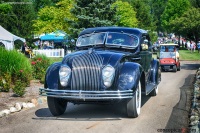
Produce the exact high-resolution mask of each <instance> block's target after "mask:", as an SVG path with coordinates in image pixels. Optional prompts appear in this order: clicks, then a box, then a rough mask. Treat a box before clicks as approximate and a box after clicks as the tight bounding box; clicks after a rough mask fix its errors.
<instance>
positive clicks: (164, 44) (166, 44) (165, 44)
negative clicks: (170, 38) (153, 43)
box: [160, 43, 178, 46]
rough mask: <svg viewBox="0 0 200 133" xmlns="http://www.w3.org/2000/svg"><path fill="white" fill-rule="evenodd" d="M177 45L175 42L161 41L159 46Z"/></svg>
mask: <svg viewBox="0 0 200 133" xmlns="http://www.w3.org/2000/svg"><path fill="white" fill-rule="evenodd" d="M161 45H162V46H178V44H175V43H161V44H160V46H161Z"/></svg>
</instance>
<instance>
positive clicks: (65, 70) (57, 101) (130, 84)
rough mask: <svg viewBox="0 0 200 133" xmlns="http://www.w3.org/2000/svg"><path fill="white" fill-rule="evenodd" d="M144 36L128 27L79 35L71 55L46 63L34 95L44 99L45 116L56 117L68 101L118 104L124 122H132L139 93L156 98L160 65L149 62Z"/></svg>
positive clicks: (148, 46)
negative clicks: (123, 110) (121, 105)
mask: <svg viewBox="0 0 200 133" xmlns="http://www.w3.org/2000/svg"><path fill="white" fill-rule="evenodd" d="M150 41H151V40H150V37H149V34H148V32H147V31H145V30H142V29H138V28H128V27H96V28H88V29H85V30H83V31H82V32H81V33H80V34H79V36H78V39H77V41H76V51H75V52H73V53H70V54H67V55H66V56H65V57H64V58H63V60H62V62H58V63H54V64H52V65H51V66H50V67H49V68H48V70H47V72H46V76H45V84H44V88H40V95H42V96H47V103H48V107H49V110H50V112H51V113H52V114H53V115H54V116H58V115H62V114H63V113H64V112H65V110H66V107H67V103H68V102H72V103H74V104H82V103H93V104H99V103H113V102H119V101H124V103H126V104H125V105H124V106H126V109H127V112H126V113H127V115H128V117H132V118H135V117H138V115H139V114H140V109H141V94H145V95H153V96H155V95H157V93H158V84H159V83H160V81H161V70H160V64H159V61H158V60H157V59H154V58H153V57H152V46H151V44H152V43H151V42H150Z"/></svg>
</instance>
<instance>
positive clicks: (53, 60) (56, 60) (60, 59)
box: [49, 57, 63, 64]
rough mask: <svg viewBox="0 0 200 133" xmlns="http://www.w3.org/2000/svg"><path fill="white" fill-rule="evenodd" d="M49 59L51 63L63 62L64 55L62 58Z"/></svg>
mask: <svg viewBox="0 0 200 133" xmlns="http://www.w3.org/2000/svg"><path fill="white" fill-rule="evenodd" d="M49 59H50V64H53V63H55V62H61V61H62V59H63V58H62V57H60V58H58V57H57V58H56V57H55V58H54V57H49Z"/></svg>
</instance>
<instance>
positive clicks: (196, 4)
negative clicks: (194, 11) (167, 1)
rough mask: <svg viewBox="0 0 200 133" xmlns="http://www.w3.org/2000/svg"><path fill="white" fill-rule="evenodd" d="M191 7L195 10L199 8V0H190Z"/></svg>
mask: <svg viewBox="0 0 200 133" xmlns="http://www.w3.org/2000/svg"><path fill="white" fill-rule="evenodd" d="M190 2H191V5H192V6H193V7H195V8H200V0H190Z"/></svg>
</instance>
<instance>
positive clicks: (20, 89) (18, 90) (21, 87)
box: [13, 80, 26, 96]
mask: <svg viewBox="0 0 200 133" xmlns="http://www.w3.org/2000/svg"><path fill="white" fill-rule="evenodd" d="M25 86H26V85H25V84H24V83H23V81H21V80H16V81H15V85H14V88H13V92H14V93H15V94H16V95H17V96H23V95H24V94H25V88H26V87H25Z"/></svg>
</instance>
